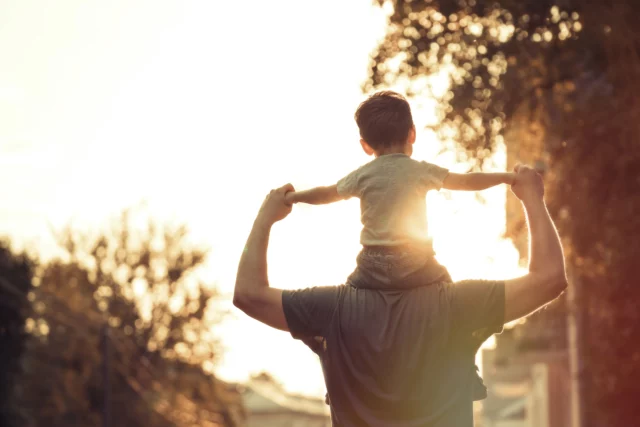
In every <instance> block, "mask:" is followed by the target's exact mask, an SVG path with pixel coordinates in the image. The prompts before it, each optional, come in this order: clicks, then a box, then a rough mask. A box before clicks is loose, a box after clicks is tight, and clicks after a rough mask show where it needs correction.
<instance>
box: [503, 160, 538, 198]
mask: <svg viewBox="0 0 640 427" xmlns="http://www.w3.org/2000/svg"><path fill="white" fill-rule="evenodd" d="M513 171H514V172H515V174H516V177H515V181H514V183H513V185H512V186H511V191H513V194H515V195H516V197H517V198H518V199H520V200H522V201H523V202H525V203H526V202H530V201H539V200H542V199H543V197H544V185H543V183H542V176H541V175H540V174H539V173H538V172H536V171H535V170H534V169H532V168H530V167H529V166H523V165H516V166H515V167H514V168H513Z"/></svg>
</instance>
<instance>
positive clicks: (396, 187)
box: [337, 153, 449, 246]
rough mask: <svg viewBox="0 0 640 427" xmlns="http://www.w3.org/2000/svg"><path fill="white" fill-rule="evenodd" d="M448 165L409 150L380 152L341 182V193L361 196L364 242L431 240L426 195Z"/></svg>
mask: <svg viewBox="0 0 640 427" xmlns="http://www.w3.org/2000/svg"><path fill="white" fill-rule="evenodd" d="M448 174H449V171H448V170H447V169H445V168H441V167H439V166H436V165H434V164H431V163H428V162H424V161H418V160H414V159H412V158H411V157H409V156H407V155H406V154H402V153H394V154H386V155H383V156H380V157H378V158H376V159H374V160H372V161H371V162H369V163H367V164H365V165H363V166H361V167H359V168H358V169H356V170H355V171H353V172H351V173H350V174H349V175H347V176H345V177H344V178H342V179H341V180H340V181H338V183H337V190H338V194H339V195H340V196H342V197H344V198H350V197H358V198H359V199H360V214H361V221H362V225H363V229H362V232H361V234H360V243H361V244H362V245H363V246H399V245H407V244H412V243H430V238H429V234H428V228H427V203H426V195H427V191H429V190H434V189H435V190H439V189H440V188H442V182H443V181H444V179H445V178H446V177H447V175H448Z"/></svg>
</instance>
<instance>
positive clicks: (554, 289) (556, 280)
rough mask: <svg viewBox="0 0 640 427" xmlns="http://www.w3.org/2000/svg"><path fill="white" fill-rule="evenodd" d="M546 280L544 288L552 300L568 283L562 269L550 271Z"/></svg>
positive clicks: (560, 293)
mask: <svg viewBox="0 0 640 427" xmlns="http://www.w3.org/2000/svg"><path fill="white" fill-rule="evenodd" d="M546 282H547V286H546V288H547V290H548V293H549V298H550V299H551V300H554V299H556V298H558V297H559V296H560V295H562V293H563V292H564V291H565V290H566V289H567V286H568V285H569V282H568V280H567V274H566V272H565V271H564V269H562V270H559V271H557V272H553V273H551V274H550V275H549V277H548V278H547V280H546Z"/></svg>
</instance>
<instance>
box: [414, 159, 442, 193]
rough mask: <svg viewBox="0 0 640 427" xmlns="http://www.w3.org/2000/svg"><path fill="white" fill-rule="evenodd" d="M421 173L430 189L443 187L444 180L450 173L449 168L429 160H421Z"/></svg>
mask: <svg viewBox="0 0 640 427" xmlns="http://www.w3.org/2000/svg"><path fill="white" fill-rule="evenodd" d="M419 165H420V166H419V168H420V175H421V176H422V180H423V182H424V184H425V185H426V187H427V189H428V190H431V189H436V190H440V189H441V188H442V182H443V181H444V179H445V178H446V177H447V175H449V169H445V168H441V167H440V166H437V165H434V164H433V163H428V162H419Z"/></svg>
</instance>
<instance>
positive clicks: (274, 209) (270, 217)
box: [257, 184, 295, 225]
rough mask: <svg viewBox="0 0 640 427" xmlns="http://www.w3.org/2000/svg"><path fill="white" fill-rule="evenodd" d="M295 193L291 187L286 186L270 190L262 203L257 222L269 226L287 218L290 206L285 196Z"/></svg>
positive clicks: (289, 185)
mask: <svg viewBox="0 0 640 427" xmlns="http://www.w3.org/2000/svg"><path fill="white" fill-rule="evenodd" d="M289 191H295V189H294V188H293V185H291V184H286V185H283V186H282V187H280V188H276V189H275V190H271V192H270V193H269V194H267V197H266V198H265V199H264V202H262V206H261V207H260V211H259V212H258V218H257V220H260V221H263V222H264V223H266V224H268V225H271V224H273V223H275V222H278V221H280V220H282V219H284V218H286V217H287V215H289V214H290V213H291V209H292V206H291V205H290V204H288V203H287V202H286V201H285V197H284V196H285V194H287V192H289Z"/></svg>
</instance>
